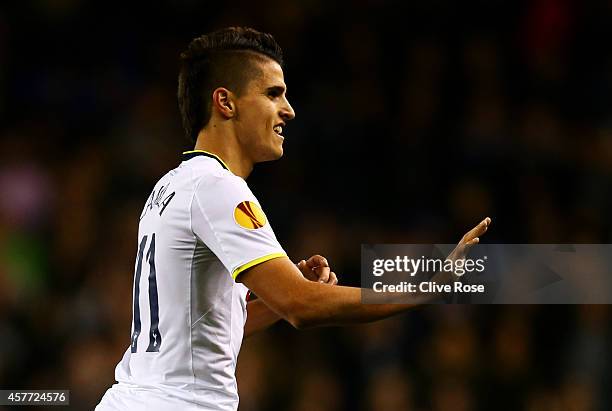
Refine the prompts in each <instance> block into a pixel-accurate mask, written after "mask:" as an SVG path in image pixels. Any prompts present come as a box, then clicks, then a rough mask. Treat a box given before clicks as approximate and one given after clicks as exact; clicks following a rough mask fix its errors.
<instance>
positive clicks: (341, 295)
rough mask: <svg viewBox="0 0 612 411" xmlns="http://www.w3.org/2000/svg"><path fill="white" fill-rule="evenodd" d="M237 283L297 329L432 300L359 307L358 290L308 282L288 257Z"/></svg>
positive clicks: (463, 246) (457, 254)
mask: <svg viewBox="0 0 612 411" xmlns="http://www.w3.org/2000/svg"><path fill="white" fill-rule="evenodd" d="M490 222H491V220H490V219H489V218H486V219H485V220H483V221H482V222H481V223H480V224H478V225H477V226H476V227H475V228H474V229H472V230H471V231H469V232H468V233H467V234H466V235H465V236H463V238H462V239H461V241H460V242H459V244H458V246H457V248H456V249H455V251H453V253H451V256H449V257H452V258H457V259H458V258H464V257H465V254H466V253H467V251H468V249H469V247H470V246H471V245H473V244H476V243H478V241H479V236H480V235H482V234H484V233H485V232H486V230H487V228H488V226H489V224H490ZM239 280H240V281H242V282H243V283H244V284H245V285H246V286H247V287H248V288H249V289H251V290H253V292H255V293H256V294H257V295H258V296H259V297H260V298H261V299H262V300H263V301H264V302H265V303H266V305H267V306H268V307H269V308H270V309H271V310H273V311H274V312H275V313H277V314H278V315H279V316H280V317H282V318H284V319H285V320H287V321H289V322H290V323H291V324H292V325H293V326H294V327H296V328H303V327H310V326H322V325H341V324H352V323H362V322H370V321H375V320H379V319H382V318H385V317H389V316H392V315H394V314H398V313H400V312H403V311H406V310H408V309H410V308H412V307H414V306H416V305H419V304H423V303H426V302H428V301H429V299H430V298H431V296H424V295H417V296H415V297H414V304H362V303H361V292H362V290H361V289H360V288H354V287H342V286H336V287H329V286H327V285H326V284H321V283H317V282H311V281H308V280H306V279H305V278H304V276H302V275H301V274H300V271H299V270H298V269H297V267H296V266H295V265H294V264H293V263H292V262H291V261H290V260H289V259H288V258H276V259H274V260H270V261H266V262H265V263H262V264H259V265H257V266H255V267H252V268H251V269H249V270H247V271H245V272H243V273H242V274H241V275H240V277H239Z"/></svg>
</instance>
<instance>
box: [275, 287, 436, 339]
mask: <svg viewBox="0 0 612 411" xmlns="http://www.w3.org/2000/svg"><path fill="white" fill-rule="evenodd" d="M306 287H307V288H308V289H306V290H303V291H304V293H303V297H304V298H303V299H302V300H300V301H299V302H296V303H295V304H294V305H293V306H292V307H291V310H290V313H287V317H288V318H287V320H288V321H289V322H291V324H293V325H294V326H296V327H297V328H307V327H317V326H328V325H349V324H358V323H367V322H372V321H377V320H380V319H383V318H387V317H390V316H393V315H395V314H399V313H402V312H404V311H407V310H409V309H411V308H414V307H416V306H418V305H422V304H427V303H430V302H432V301H434V300H435V299H437V298H439V297H440V295H437V294H436V295H434V294H423V293H420V294H414V295H410V296H406V295H401V296H398V295H396V294H393V295H390V294H384V295H383V294H379V293H374V292H373V291H372V290H369V289H361V288H356V287H343V286H335V287H326V286H324V285H319V284H315V283H313V284H312V285H306ZM362 293H372V297H373V298H372V299H375V298H376V299H381V301H385V303H384V304H370V303H368V304H364V303H363V301H362ZM374 301H375V300H374ZM394 301H397V302H394Z"/></svg>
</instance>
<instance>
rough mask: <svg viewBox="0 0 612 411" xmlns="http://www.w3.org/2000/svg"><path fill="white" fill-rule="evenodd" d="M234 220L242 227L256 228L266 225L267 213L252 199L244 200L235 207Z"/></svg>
mask: <svg viewBox="0 0 612 411" xmlns="http://www.w3.org/2000/svg"><path fill="white" fill-rule="evenodd" d="M234 220H235V221H236V224H238V225H239V226H240V227H243V228H246V229H249V230H256V229H258V228H261V227H263V226H265V225H266V222H267V221H266V215H265V214H264V212H263V211H262V209H261V208H260V207H259V206H258V205H257V204H256V203H254V202H252V201H243V202H241V203H240V204H238V205H237V206H236V208H235V209H234Z"/></svg>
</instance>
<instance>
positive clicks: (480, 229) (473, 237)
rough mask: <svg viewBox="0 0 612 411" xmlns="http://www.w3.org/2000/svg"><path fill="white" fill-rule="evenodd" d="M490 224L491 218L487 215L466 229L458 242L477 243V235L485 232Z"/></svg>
mask: <svg viewBox="0 0 612 411" xmlns="http://www.w3.org/2000/svg"><path fill="white" fill-rule="evenodd" d="M490 224H491V219H490V218H489V217H487V218H485V219H484V220H482V221H481V222H480V223H479V224H478V225H477V226H476V227H474V228H472V229H471V230H470V231H468V232H467V234H465V235H464V236H463V238H462V239H461V241H460V243H461V244H465V245H474V244H478V242H479V241H480V240H479V238H478V237H479V236H481V235H483V234H484V233H486V232H487V229H488V228H489V225H490Z"/></svg>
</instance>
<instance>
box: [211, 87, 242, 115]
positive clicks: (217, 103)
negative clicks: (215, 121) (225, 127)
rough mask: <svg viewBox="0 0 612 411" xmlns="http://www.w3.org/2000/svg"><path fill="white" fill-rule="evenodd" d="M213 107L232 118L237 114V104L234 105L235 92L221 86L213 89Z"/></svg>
mask: <svg viewBox="0 0 612 411" xmlns="http://www.w3.org/2000/svg"><path fill="white" fill-rule="evenodd" d="M212 97H213V108H215V109H217V111H219V113H220V114H221V115H222V116H223V117H224V118H226V119H230V118H232V117H234V116H235V115H236V106H235V105H234V101H233V99H234V94H233V93H232V92H231V91H229V90H228V89H226V88H223V87H219V88H216V89H215V91H213V96H212Z"/></svg>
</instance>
